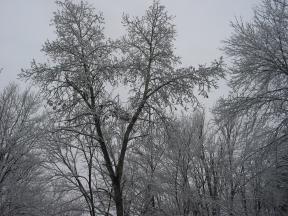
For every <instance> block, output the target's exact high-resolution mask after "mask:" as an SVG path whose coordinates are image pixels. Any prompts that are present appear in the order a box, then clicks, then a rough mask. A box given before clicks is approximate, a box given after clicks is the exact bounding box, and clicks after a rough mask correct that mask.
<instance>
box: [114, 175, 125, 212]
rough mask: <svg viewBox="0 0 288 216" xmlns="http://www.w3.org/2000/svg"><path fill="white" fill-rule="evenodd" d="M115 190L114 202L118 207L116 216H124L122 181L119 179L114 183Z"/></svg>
mask: <svg viewBox="0 0 288 216" xmlns="http://www.w3.org/2000/svg"><path fill="white" fill-rule="evenodd" d="M113 189H114V202H115V205H116V214H117V216H124V207H123V198H122V189H121V184H120V181H119V180H118V179H117V180H115V181H114V182H113Z"/></svg>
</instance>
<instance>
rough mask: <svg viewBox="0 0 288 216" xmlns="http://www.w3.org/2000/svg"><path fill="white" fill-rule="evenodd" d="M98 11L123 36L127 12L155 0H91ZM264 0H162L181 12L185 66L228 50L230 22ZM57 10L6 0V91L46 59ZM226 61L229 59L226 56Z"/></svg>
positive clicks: (0, 16) (2, 35)
mask: <svg viewBox="0 0 288 216" xmlns="http://www.w3.org/2000/svg"><path fill="white" fill-rule="evenodd" d="M89 2H90V3H91V4H92V5H93V6H94V7H95V9H96V11H97V12H98V11H102V12H103V14H104V17H105V21H106V30H105V31H106V33H107V34H106V35H107V36H108V37H111V38H117V37H119V36H121V35H123V33H124V32H125V31H124V29H123V28H122V25H121V17H122V14H123V13H128V14H130V15H131V16H137V15H139V16H141V15H143V14H144V12H145V9H146V8H147V7H148V6H149V5H150V4H151V3H152V0H89ZM259 2H260V0H162V1H161V4H163V5H165V6H166V8H167V10H168V12H169V14H170V15H174V16H175V22H174V23H175V25H176V29H177V38H176V42H175V47H176V53H177V54H178V55H179V56H181V57H182V63H183V65H184V66H188V65H192V66H197V65H199V64H204V63H207V64H209V63H210V62H211V61H213V60H214V59H218V58H219V57H220V56H222V55H223V53H222V52H221V51H220V50H219V48H220V47H221V46H222V44H221V41H222V40H224V39H227V38H228V37H229V35H230V34H231V32H232V28H231V26H230V21H233V20H235V17H238V18H239V17H240V16H241V17H242V18H243V20H244V21H245V20H246V21H248V20H250V19H251V17H252V16H253V12H252V8H253V7H255V6H257V5H258V4H259ZM55 10H56V6H55V3H54V0H0V68H3V71H2V73H1V74H0V90H1V89H3V87H4V86H5V85H7V84H8V83H9V82H11V81H16V79H17V74H18V73H19V72H20V69H21V68H28V67H29V64H30V62H31V60H32V59H33V58H35V59H36V60H38V61H45V57H44V56H43V54H41V52H40V49H41V47H42V44H43V43H44V42H45V41H46V40H47V39H53V38H54V37H55V35H54V33H53V31H54V29H53V27H52V26H50V25H49V24H50V20H51V19H52V17H53V11H55ZM224 60H225V58H224ZM16 82H20V81H16ZM226 92H227V88H225V87H223V88H220V89H218V90H217V91H215V92H213V94H211V95H210V97H209V99H206V100H205V104H206V105H207V106H211V105H212V104H213V103H214V102H215V98H217V97H219V96H222V95H224V94H225V93H226Z"/></svg>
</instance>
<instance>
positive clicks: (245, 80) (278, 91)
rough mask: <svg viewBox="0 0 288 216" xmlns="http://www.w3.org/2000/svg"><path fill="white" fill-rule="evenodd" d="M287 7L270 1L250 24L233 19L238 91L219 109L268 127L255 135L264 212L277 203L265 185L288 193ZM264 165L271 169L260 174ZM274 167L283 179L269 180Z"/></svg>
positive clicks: (281, 0)
mask: <svg viewBox="0 0 288 216" xmlns="http://www.w3.org/2000/svg"><path fill="white" fill-rule="evenodd" d="M287 9H288V5H287V1H285V0H264V1H263V3H262V5H261V6H260V7H258V8H257V9H256V10H255V16H254V19H253V20H252V21H251V22H250V23H243V22H241V21H236V22H234V23H233V24H232V26H233V28H234V34H233V35H232V36H231V37H230V39H228V40H226V41H225V45H226V46H225V48H224V51H225V52H226V54H227V55H228V56H229V57H230V58H231V60H232V67H231V69H230V71H231V75H232V78H231V81H230V85H231V87H232V89H233V92H232V94H231V95H230V96H229V97H228V98H227V99H225V100H221V101H220V102H219V104H218V107H217V108H216V112H218V113H220V114H222V115H223V117H224V119H228V121H229V119H231V118H233V117H232V116H235V115H238V116H239V115H241V116H243V118H244V119H245V120H244V121H245V122H246V123H245V124H246V125H247V127H250V129H251V130H253V128H255V127H258V128H259V127H262V129H261V132H260V134H259V133H258V134H257V133H256V134H254V135H253V139H251V141H252V142H253V144H254V147H255V148H254V152H253V158H254V162H253V163H255V166H254V167H253V169H254V171H256V170H258V171H256V173H258V174H257V177H255V178H254V180H253V181H255V185H254V186H255V187H256V185H258V186H257V187H258V189H256V191H255V194H257V195H256V196H257V200H258V201H259V202H258V204H257V205H256V207H255V209H256V212H254V213H255V215H259V214H260V215H263V214H264V212H263V206H264V205H267V203H269V202H270V203H271V202H272V201H271V200H270V201H268V200H269V199H268V200H265V199H263V196H265V195H264V185H265V186H266V187H267V186H268V185H270V186H272V185H274V186H272V188H274V189H272V188H271V190H273V191H278V190H277V189H276V188H277V187H278V186H280V185H282V186H281V187H282V188H281V192H279V194H281V195H280V197H281V199H284V197H286V195H283V194H287V188H285V186H284V185H286V184H285V183H284V182H282V180H283V177H284V176H285V177H284V178H286V177H287V166H285V165H284V166H281V168H280V166H279V163H281V164H282V163H284V164H286V163H287V160H286V158H287V153H288V151H287V135H288V133H287V117H288V116H287V95H288V88H287V81H288V80H287V78H288V76H287V75H288V67H287V56H288V54H287V45H288V40H287V27H288V22H287V21H288V20H287V17H288V16H287V15H288V10H287ZM258 132H259V130H258ZM256 164H257V166H258V168H256ZM284 167H285V168H284ZM259 169H260V170H261V171H260V170H259ZM264 170H265V172H264V173H265V174H263V175H261V176H260V173H262V172H263V171H264ZM271 172H272V173H274V174H275V173H278V176H279V181H278V180H277V181H273V183H272V182H271V181H267V180H268V179H270V177H269V178H268V179H266V178H267V175H268V176H270V174H269V173H271ZM257 179H258V180H257ZM280 179H282V180H280ZM270 180H271V179H270ZM271 184H272V185H271ZM276 185H278V186H276ZM276 196H277V195H276ZM254 198H256V197H254ZM275 198H276V197H274V198H272V199H275ZM276 199H277V198H276ZM284 202H285V201H284ZM276 209H281V210H279V211H278V210H277V211H278V214H281V212H282V214H285V212H287V206H286V204H280V203H279V206H278V207H277V208H276Z"/></svg>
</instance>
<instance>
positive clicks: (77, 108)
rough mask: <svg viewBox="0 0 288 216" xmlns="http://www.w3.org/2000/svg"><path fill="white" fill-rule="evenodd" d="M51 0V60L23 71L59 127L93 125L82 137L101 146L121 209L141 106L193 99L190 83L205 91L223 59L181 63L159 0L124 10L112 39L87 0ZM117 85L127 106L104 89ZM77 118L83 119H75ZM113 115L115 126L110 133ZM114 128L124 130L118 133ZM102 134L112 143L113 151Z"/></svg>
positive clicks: (160, 109)
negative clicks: (133, 13) (138, 11)
mask: <svg viewBox="0 0 288 216" xmlns="http://www.w3.org/2000/svg"><path fill="white" fill-rule="evenodd" d="M57 4H58V6H59V10H58V11H57V12H56V13H55V16H54V20H53V24H54V26H55V28H56V35H57V38H56V39H55V40H54V41H47V42H46V43H45V44H44V46H43V49H42V50H43V51H44V53H46V54H47V55H48V57H49V59H50V61H48V62H47V63H44V64H38V63H36V62H35V61H33V62H32V64H31V68H30V69H28V70H23V72H22V77H26V78H28V79H31V80H32V81H34V82H35V83H37V84H38V86H39V87H40V88H41V90H42V91H43V93H45V94H46V95H47V97H48V98H49V101H48V103H50V104H51V105H52V107H53V109H55V110H56V111H57V113H58V117H57V118H58V120H61V123H59V124H60V125H59V126H63V127H65V124H66V126H67V125H69V127H70V128H72V129H73V130H74V132H75V131H78V132H79V134H81V130H80V128H81V127H82V126H83V125H84V124H91V125H93V127H94V128H95V130H93V133H92V134H88V136H90V137H93V139H95V141H97V143H98V144H99V146H100V150H101V153H102V157H103V159H104V165H105V169H106V170H107V172H108V176H109V178H110V181H111V185H112V189H113V199H114V202H115V206H116V211H117V215H118V216H122V215H124V214H125V207H124V206H123V187H122V177H123V169H124V162H125V155H126V152H127V149H128V146H129V144H131V143H132V142H133V140H134V139H136V137H137V136H138V135H139V133H137V130H138V128H139V127H141V125H142V123H143V122H145V121H147V118H148V115H147V114H146V113H148V110H149V112H151V110H152V112H153V113H155V114H157V115H161V116H162V117H165V115H166V114H165V109H167V108H172V107H173V106H175V105H180V106H185V104H187V103H193V104H194V105H195V104H196V103H197V98H196V97H195V95H194V90H195V87H196V88H197V90H198V89H199V93H200V94H202V95H204V96H206V95H207V90H209V89H210V88H212V87H216V80H217V79H218V78H219V77H222V76H223V71H222V69H221V60H220V62H214V63H212V64H211V66H210V67H205V66H200V67H199V68H198V69H196V68H194V67H188V68H181V67H180V58H179V57H177V56H176V55H175V54H174V46H173V42H174V40H175V33H176V32H175V26H174V24H173V23H172V20H173V17H171V16H169V15H168V14H167V12H166V10H165V8H164V6H162V5H160V3H159V2H157V1H155V2H154V3H153V4H152V5H151V6H150V7H149V9H148V10H147V11H146V14H145V15H144V16H143V17H141V18H139V17H135V18H132V19H131V18H130V17H129V16H124V17H123V25H124V26H125V27H126V29H127V35H126V36H124V37H123V38H122V39H121V40H119V41H116V42H115V43H110V42H109V41H107V40H105V38H104V35H103V27H102V24H103V18H102V16H101V15H96V14H95V13H94V9H93V8H92V7H91V6H90V5H88V4H87V3H85V2H81V3H79V4H76V3H72V2H71V1H67V0H66V1H63V2H57ZM112 54H113V55H114V56H117V58H118V60H119V61H116V60H117V59H115V58H116V57H113V56H112ZM117 84H118V86H119V85H125V86H126V87H127V88H128V89H129V90H130V91H129V92H130V93H129V95H128V96H129V97H128V101H127V103H126V107H124V104H123V103H122V102H121V100H118V99H117V100H116V99H115V95H114V97H113V94H111V93H110V92H111V85H112V86H114V88H115V87H117ZM120 99H121V97H120ZM60 113H61V115H60ZM79 119H81V120H82V123H81V125H79V124H76V123H75V122H79ZM74 120H75V121H74ZM67 122H69V123H67ZM111 122H113V128H114V129H115V130H114V131H113V133H109V134H108V133H107V131H108V130H109V127H110V126H111V125H112V124H111ZM73 123H75V124H74V125H73ZM120 129H121V130H122V132H121V134H122V136H119V133H117V131H119V130H120ZM94 131H95V133H94ZM110 132H111V131H110ZM86 135H87V134H86ZM111 136H112V137H114V138H113V139H111ZM108 139H110V140H113V142H112V143H111V144H112V145H114V146H117V147H115V148H114V150H113V151H110V150H109V148H110V147H109V145H110V144H109V142H108Z"/></svg>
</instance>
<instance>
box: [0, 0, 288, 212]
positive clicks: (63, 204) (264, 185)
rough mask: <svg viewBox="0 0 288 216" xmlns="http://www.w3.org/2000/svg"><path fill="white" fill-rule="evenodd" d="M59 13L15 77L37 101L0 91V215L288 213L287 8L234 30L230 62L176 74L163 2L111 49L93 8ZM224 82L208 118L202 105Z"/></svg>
mask: <svg viewBox="0 0 288 216" xmlns="http://www.w3.org/2000/svg"><path fill="white" fill-rule="evenodd" d="M56 4H57V5H58V10H57V11H56V12H55V14H54V18H53V21H52V22H53V25H54V27H55V33H56V36H57V37H56V39H55V40H53V41H46V42H45V43H44V45H43V48H42V51H43V52H44V54H46V56H47V62H45V63H37V62H36V61H35V60H33V62H32V63H31V67H30V68H28V69H25V70H22V72H21V73H20V75H19V76H20V77H21V78H22V79H23V80H29V81H30V82H32V84H34V85H35V86H37V88H38V89H39V91H40V93H39V94H35V93H31V91H29V90H26V91H22V90H19V88H18V87H17V86H16V85H15V84H10V85H8V86H7V87H6V88H4V90H3V91H2V92H1V93H0V215H3V216H14V215H15V216H16V215H17V216H18V215H27V216H28V215H29V216H31V215H37V216H38V215H41V216H42V215H43V216H52V215H53V216H54V215H55V216H80V215H83V216H84V215H90V216H96V215H103V216H110V215H111V216H112V215H117V216H124V215H125V216H128V215H130V216H134V215H143V216H145V215H146V216H148V215H151V216H152V215H155V216H164V215H168V216H169V215H171V216H176V215H183V216H224V215H229V216H238V215H243V216H282V215H283V216H284V215H287V214H288V204H287V203H288V145H287V144H288V143H287V136H288V122H287V121H288V99H287V98H288V86H287V84H288V64H287V57H288V34H287V32H288V31H287V30H288V3H287V2H286V1H285V0H264V1H263V2H262V4H261V5H259V7H258V8H256V9H255V10H254V12H255V15H254V18H253V19H252V21H251V22H248V23H244V22H242V21H241V20H236V21H235V22H234V23H233V24H232V27H233V29H234V33H233V34H232V35H231V37H230V38H229V39H228V40H226V41H225V42H224V46H223V51H224V52H225V55H226V56H227V58H228V59H229V64H228V63H227V64H228V65H224V63H223V60H222V58H220V59H219V60H217V61H214V62H212V63H211V64H210V66H204V65H202V66H199V67H198V68H195V67H192V66H190V67H182V66H181V61H180V57H179V56H176V55H175V54H174V44H173V43H174V40H175V34H176V31H175V26H174V24H173V16H170V15H169V14H168V13H167V11H166V9H165V7H164V6H163V5H161V4H160V3H159V2H158V1H154V2H153V4H152V5H151V6H150V7H149V8H148V9H147V11H146V13H145V15H144V16H142V17H130V16H129V15H124V16H123V20H122V23H123V26H124V27H125V28H126V32H127V34H126V35H125V36H123V37H121V38H120V39H117V40H115V41H113V40H111V39H107V38H106V36H105V35H104V19H103V16H102V15H101V14H96V13H95V9H94V8H93V7H92V6H91V5H89V4H88V3H86V2H80V3H77V2H73V1H70V0H64V1H57V2H56ZM227 74H228V77H229V85H230V87H231V92H230V94H229V96H228V97H227V98H222V99H220V100H219V101H218V102H217V104H216V106H215V107H214V109H213V112H212V114H213V116H212V118H210V119H207V117H205V112H204V111H203V110H204V109H203V108H202V106H201V104H200V103H199V101H198V96H204V97H208V95H209V92H210V91H212V90H213V88H217V81H218V80H219V79H223V78H224V77H225V75H227ZM177 110H180V111H177ZM180 113H181V114H180Z"/></svg>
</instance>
